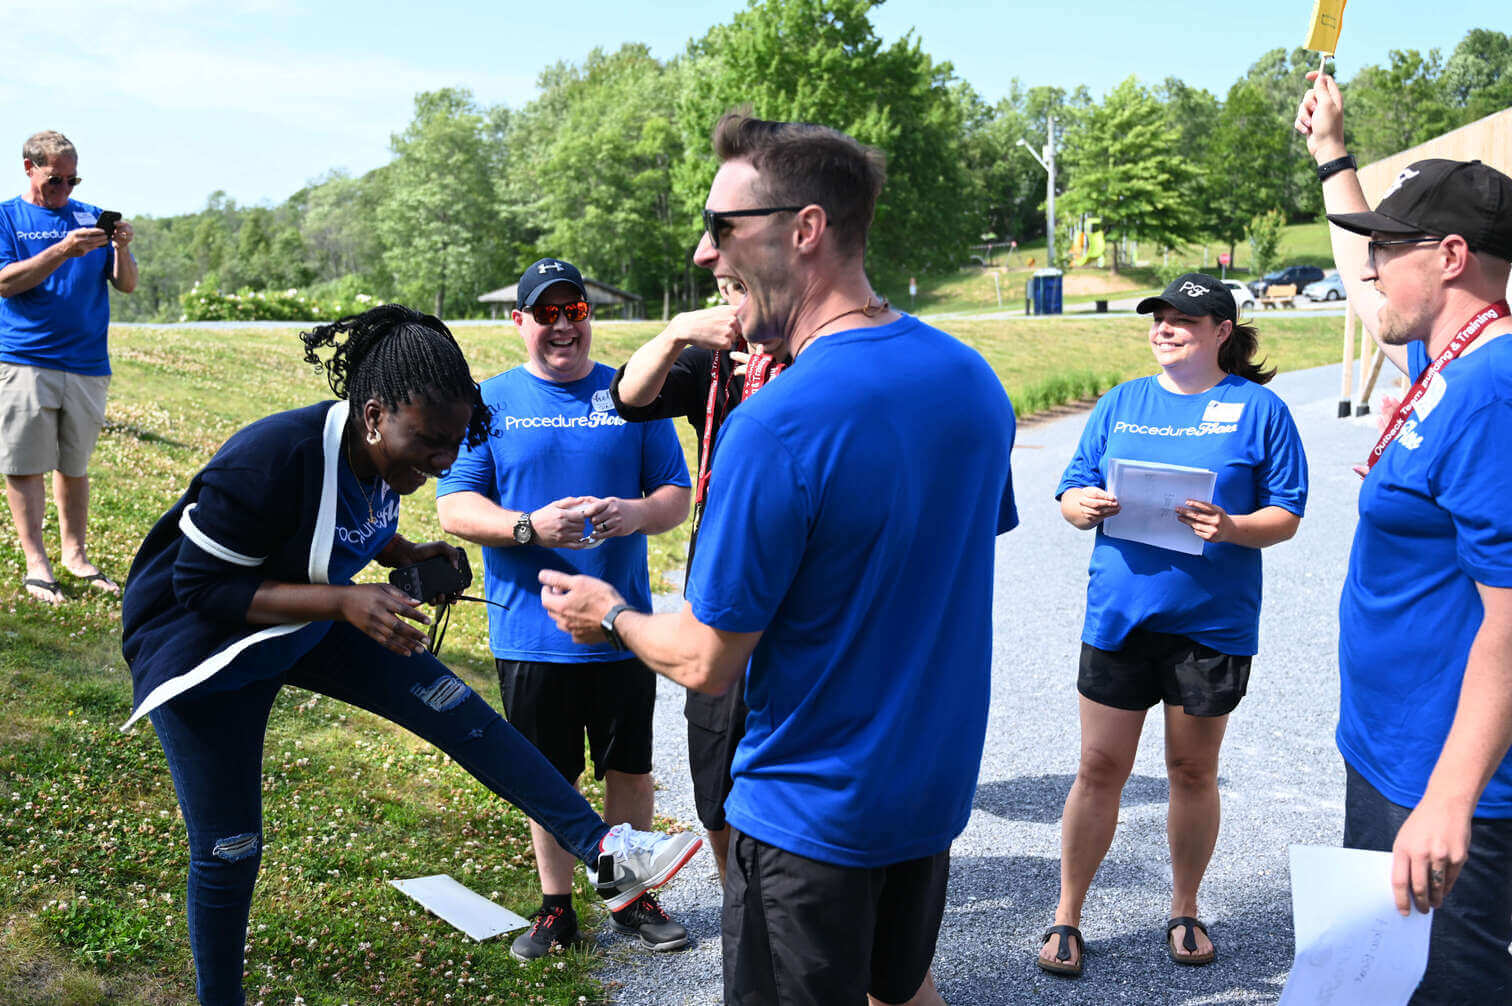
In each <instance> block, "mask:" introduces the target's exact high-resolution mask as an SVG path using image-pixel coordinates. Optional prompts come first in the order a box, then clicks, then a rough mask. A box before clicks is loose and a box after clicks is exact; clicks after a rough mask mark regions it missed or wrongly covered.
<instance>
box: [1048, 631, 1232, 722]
mask: <svg viewBox="0 0 1512 1006" xmlns="http://www.w3.org/2000/svg"><path fill="white" fill-rule="evenodd" d="M1249 672H1250V658H1249V657H1236V656H1232V655H1230V654H1227V653H1219V652H1218V651H1217V650H1215V649H1213V648H1212V647H1211V646H1203V645H1202V644H1201V643H1198V642H1195V641H1193V640H1191V639H1188V638H1187V637H1186V636H1176V635H1172V634H1170V633H1167V632H1150V631H1149V630H1147V629H1134V630H1132V631H1130V633H1129V635H1128V637H1127V638H1126V639H1124V644H1123V647H1122V648H1121V649H1118V650H1100V649H1098V648H1097V647H1095V646H1089V645H1088V644H1086V643H1083V644H1082V649H1081V671H1080V673H1078V674H1077V677H1076V690H1077V691H1079V692H1081V693H1082V694H1083V695H1085V696H1086V697H1087V698H1089V699H1091V700H1092V701H1093V702H1097V703H1100V704H1102V705H1105V706H1112V707H1113V708H1114V709H1135V710H1140V709H1148V708H1150V707H1151V706H1153V705H1154V704H1155V703H1157V702H1160V701H1162V700H1164V701H1165V702H1166V704H1168V705H1173V706H1181V707H1182V708H1183V709H1185V710H1186V711H1187V714H1188V715H1190V716H1223V715H1226V714H1228V713H1230V712H1232V711H1233V710H1234V707H1235V706H1237V705H1238V704H1239V700H1240V699H1242V698H1244V692H1245V689H1246V688H1248V687H1249Z"/></svg>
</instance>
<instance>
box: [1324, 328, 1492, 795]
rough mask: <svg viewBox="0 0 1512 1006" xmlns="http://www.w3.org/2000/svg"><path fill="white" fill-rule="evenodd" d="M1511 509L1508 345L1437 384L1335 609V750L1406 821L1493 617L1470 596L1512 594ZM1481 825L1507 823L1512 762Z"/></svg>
mask: <svg viewBox="0 0 1512 1006" xmlns="http://www.w3.org/2000/svg"><path fill="white" fill-rule="evenodd" d="M1414 345H1420V344H1414ZM1424 356H1425V357H1426V354H1424ZM1424 362H1425V361H1424ZM1418 369H1421V368H1418ZM1509 499H1512V335H1503V336H1500V337H1497V338H1493V339H1492V340H1491V341H1489V342H1486V343H1482V344H1479V345H1475V346H1472V347H1471V351H1470V352H1468V353H1466V354H1465V355H1464V356H1462V357H1460V358H1459V359H1458V360H1455V361H1454V362H1453V363H1450V364H1449V365H1448V366H1447V367H1445V368H1444V369H1443V370H1442V371H1440V372H1439V374H1438V376H1437V377H1435V378H1434V379H1433V382H1432V383H1431V384H1430V385H1429V392H1428V394H1427V396H1426V397H1425V398H1424V400H1423V401H1422V402H1420V403H1419V404H1418V406H1417V407H1416V408H1415V409H1414V410H1413V414H1412V418H1411V419H1409V420H1408V423H1407V425H1406V427H1404V429H1403V430H1402V433H1401V434H1400V435H1399V436H1398V437H1397V439H1396V440H1395V441H1393V442H1392V444H1391V445H1390V446H1389V447H1387V448H1386V450H1385V452H1384V453H1382V455H1381V459H1380V460H1379V461H1378V462H1376V465H1375V467H1374V468H1372V469H1371V471H1370V474H1369V475H1368V476H1367V477H1366V479H1365V482H1364V484H1363V485H1362V486H1361V487H1360V501H1359V511H1360V521H1359V524H1358V525H1357V526H1356V527H1355V537H1354V545H1353V547H1352V548H1351V549H1350V553H1349V575H1348V576H1347V577H1346V579H1345V581H1344V592H1343V596H1342V597H1341V598H1340V601H1339V681H1340V697H1339V729H1338V734H1337V738H1338V744H1339V751H1340V753H1341V754H1342V755H1343V756H1344V759H1345V760H1346V761H1347V762H1349V764H1350V765H1352V766H1354V768H1355V770H1356V771H1358V772H1359V773H1360V774H1361V775H1363V776H1364V777H1365V778H1366V780H1368V781H1369V782H1370V784H1371V785H1372V786H1374V787H1375V788H1376V789H1378V790H1380V791H1381V793H1382V794H1383V795H1384V796H1385V797H1386V798H1387V799H1388V800H1391V801H1392V802H1393V803H1397V804H1401V805H1402V806H1404V807H1412V806H1415V805H1416V804H1417V803H1418V801H1419V800H1421V799H1422V797H1423V791H1424V790H1425V789H1426V788H1427V785H1428V776H1429V775H1430V774H1431V773H1432V771H1433V766H1434V764H1435V763H1436V762H1437V761H1438V757H1439V753H1440V752H1441V751H1442V750H1443V747H1444V741H1445V740H1446V739H1447V738H1448V736H1449V727H1450V724H1451V723H1452V722H1453V720H1454V713H1455V709H1456V707H1457V706H1458V703H1459V695H1460V685H1461V683H1462V682H1463V680H1464V674H1465V661H1466V660H1467V658H1468V657H1469V654H1470V644H1471V642H1472V641H1473V640H1474V638H1475V635H1476V633H1477V632H1478V631H1479V629H1480V624H1481V618H1482V616H1483V614H1484V611H1483V609H1482V607H1481V602H1480V594H1479V592H1478V591H1477V589H1476V586H1475V585H1476V584H1477V583H1482V584H1485V585H1486V586H1489V587H1512V509H1509V507H1508V504H1507V501H1508V500H1509ZM1475 814H1476V816H1478V817H1498V818H1509V817H1512V755H1509V756H1508V757H1507V758H1505V759H1503V761H1502V763H1501V766H1500V767H1499V768H1498V769H1497V771H1496V774H1495V775H1494V776H1493V777H1492V779H1491V782H1490V783H1489V784H1488V785H1487V786H1486V790H1485V793H1484V794H1482V796H1481V800H1480V803H1479V804H1477V805H1476V809H1475Z"/></svg>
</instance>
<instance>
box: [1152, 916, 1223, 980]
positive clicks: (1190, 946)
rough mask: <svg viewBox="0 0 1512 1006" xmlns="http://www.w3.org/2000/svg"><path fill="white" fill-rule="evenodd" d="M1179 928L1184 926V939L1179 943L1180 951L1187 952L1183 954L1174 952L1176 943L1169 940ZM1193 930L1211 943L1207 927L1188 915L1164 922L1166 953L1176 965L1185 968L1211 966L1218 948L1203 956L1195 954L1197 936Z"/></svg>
mask: <svg viewBox="0 0 1512 1006" xmlns="http://www.w3.org/2000/svg"><path fill="white" fill-rule="evenodd" d="M1179 926H1186V937H1185V938H1184V939H1182V941H1181V949H1183V950H1185V951H1187V952H1186V953H1184V954H1178V953H1177V952H1176V941H1175V940H1173V939H1171V934H1172V933H1174V932H1175V931H1176V929H1177V927H1179ZM1194 929H1200V930H1202V935H1204V936H1207V937H1208V942H1209V943H1211V942H1212V937H1211V936H1208V929H1207V926H1204V925H1203V924H1202V923H1201V922H1199V921H1198V920H1197V919H1194V918H1192V917H1191V916H1190V915H1180V916H1177V917H1176V918H1174V919H1167V920H1166V929H1165V945H1166V953H1168V954H1170V955H1171V960H1173V961H1175V962H1176V963H1177V964H1185V965H1186V966H1187V967H1193V968H1196V967H1201V966H1202V965H1204V964H1211V963H1212V962H1213V958H1215V957H1217V956H1218V948H1217V947H1214V948H1213V949H1212V950H1209V951H1208V952H1207V953H1205V954H1199V953H1197V934H1196V933H1194V932H1193V930H1194Z"/></svg>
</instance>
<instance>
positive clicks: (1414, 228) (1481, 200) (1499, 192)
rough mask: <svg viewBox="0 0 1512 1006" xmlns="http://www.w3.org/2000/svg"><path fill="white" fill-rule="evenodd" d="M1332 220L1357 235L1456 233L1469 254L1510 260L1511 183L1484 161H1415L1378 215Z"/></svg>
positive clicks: (1339, 215)
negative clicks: (1483, 162)
mask: <svg viewBox="0 0 1512 1006" xmlns="http://www.w3.org/2000/svg"><path fill="white" fill-rule="evenodd" d="M1328 219H1329V221H1330V222H1332V223H1335V224H1338V225H1339V226H1340V227H1342V228H1344V229H1345V230H1347V231H1353V232H1354V233H1356V234H1370V233H1371V232H1372V231H1374V232H1377V233H1380V234H1430V235H1433V236H1434V237H1447V236H1448V235H1450V234H1458V235H1459V236H1460V237H1462V238H1464V239H1465V243H1466V244H1468V245H1469V246H1470V250H1471V251H1475V252H1485V253H1486V254H1488V255H1495V256H1496V257H1497V258H1504V259H1512V178H1508V177H1507V176H1506V175H1504V174H1502V173H1501V172H1500V171H1497V170H1496V169H1495V168H1493V167H1491V166H1490V165H1487V164H1482V163H1481V162H1480V161H1449V160H1444V159H1443V158H1437V157H1436V158H1432V159H1430V160H1426V161H1414V162H1412V163H1411V164H1409V165H1407V167H1405V168H1403V169H1402V170H1401V172H1400V173H1398V175H1397V176H1396V180H1395V181H1393V182H1392V183H1391V187H1390V188H1388V189H1387V190H1386V194H1385V195H1384V196H1382V197H1381V201H1380V202H1379V203H1377V204H1376V208H1375V209H1374V210H1372V211H1370V212H1368V213H1330V214H1329V215H1328Z"/></svg>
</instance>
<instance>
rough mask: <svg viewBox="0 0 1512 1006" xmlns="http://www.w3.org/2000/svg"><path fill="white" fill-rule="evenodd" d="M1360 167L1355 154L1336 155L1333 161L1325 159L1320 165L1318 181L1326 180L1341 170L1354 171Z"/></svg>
mask: <svg viewBox="0 0 1512 1006" xmlns="http://www.w3.org/2000/svg"><path fill="white" fill-rule="evenodd" d="M1358 167H1359V165H1357V164H1356V163H1355V159H1354V155H1353V154H1345V155H1344V156H1343V157H1335V158H1334V159H1333V160H1331V161H1324V162H1323V163H1322V164H1320V165H1318V181H1320V182H1326V181H1328V180H1329V179H1330V178H1332V177H1333V176H1334V175H1337V174H1338V173H1339V172H1341V171H1353V170H1355V169H1356V168H1358Z"/></svg>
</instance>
